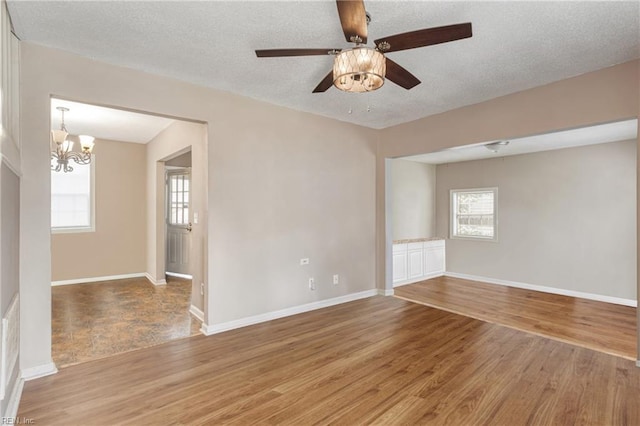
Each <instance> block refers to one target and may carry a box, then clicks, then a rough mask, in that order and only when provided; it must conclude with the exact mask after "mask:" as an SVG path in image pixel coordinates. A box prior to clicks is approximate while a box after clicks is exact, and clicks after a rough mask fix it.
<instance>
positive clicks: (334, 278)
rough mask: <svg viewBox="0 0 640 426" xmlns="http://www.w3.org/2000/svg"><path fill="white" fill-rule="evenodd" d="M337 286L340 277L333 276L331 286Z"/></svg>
mask: <svg viewBox="0 0 640 426" xmlns="http://www.w3.org/2000/svg"><path fill="white" fill-rule="evenodd" d="M338 284H340V275H338V274H335V275H334V276H333V285H338Z"/></svg>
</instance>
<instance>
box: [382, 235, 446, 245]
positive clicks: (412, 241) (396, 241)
mask: <svg viewBox="0 0 640 426" xmlns="http://www.w3.org/2000/svg"><path fill="white" fill-rule="evenodd" d="M438 240H444V238H442V237H430V238H409V239H405V240H393V244H406V243H420V242H423V241H438Z"/></svg>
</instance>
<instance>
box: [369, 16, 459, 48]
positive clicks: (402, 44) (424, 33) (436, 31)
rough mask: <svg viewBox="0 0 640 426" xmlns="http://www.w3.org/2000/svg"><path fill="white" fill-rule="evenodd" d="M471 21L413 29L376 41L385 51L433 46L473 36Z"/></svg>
mask: <svg viewBox="0 0 640 426" xmlns="http://www.w3.org/2000/svg"><path fill="white" fill-rule="evenodd" d="M471 36H472V33H471V23H470V22H467V23H465V24H455V25H447V26H446V27H436V28H426V29H424V30H418V31H411V32H408V33H403V34H396V35H392V36H389V37H384V38H380V39H378V40H376V41H375V43H376V46H377V47H378V48H379V49H380V50H382V51H383V52H384V53H388V52H397V51H399V50H407V49H415V48H416V47H425V46H431V45H434V44H440V43H447V42H449V41H454V40H460V39H463V38H468V37H471ZM384 42H386V43H388V44H389V47H388V48H386V49H385V48H384V47H386V46H384V45H383V46H381V45H380V43H384Z"/></svg>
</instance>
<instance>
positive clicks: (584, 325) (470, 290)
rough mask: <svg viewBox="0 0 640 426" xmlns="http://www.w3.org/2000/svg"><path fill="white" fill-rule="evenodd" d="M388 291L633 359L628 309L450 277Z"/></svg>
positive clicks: (634, 336)
mask: <svg viewBox="0 0 640 426" xmlns="http://www.w3.org/2000/svg"><path fill="white" fill-rule="evenodd" d="M394 292H395V296H396V297H399V298H401V299H405V300H410V301H413V302H416V303H421V304H423V305H426V306H431V307H434V308H438V309H442V310H446V311H448V312H453V313H456V314H460V315H466V316H470V317H472V318H476V319H480V320H482V321H487V322H490V323H494V324H500V325H503V326H506V327H512V328H515V329H517V330H521V331H526V332H529V333H534V334H536V335H539V336H544V337H549V338H552V339H556V340H559V341H561V342H566V343H571V344H574V345H578V346H582V347H586V348H589V349H593V350H596V351H600V352H604V353H608V354H611V355H616V356H620V357H623V358H626V359H629V360H635V359H637V357H636V355H637V347H636V346H637V334H636V327H637V325H636V323H637V319H636V308H633V307H629V306H621V305H615V304H612V303H604V302H598V301H593V300H586V299H578V298H575V297H569V296H561V295H557V294H549V293H542V292H537V291H532V290H524V289H519V288H512V287H505V286H500V285H494V284H486V283H480V282H476V281H469V280H463V279H459V278H451V277H438V278H433V279H430V280H426V281H421V282H419V283H416V284H410V285H406V286H401V287H396V288H395V289H394Z"/></svg>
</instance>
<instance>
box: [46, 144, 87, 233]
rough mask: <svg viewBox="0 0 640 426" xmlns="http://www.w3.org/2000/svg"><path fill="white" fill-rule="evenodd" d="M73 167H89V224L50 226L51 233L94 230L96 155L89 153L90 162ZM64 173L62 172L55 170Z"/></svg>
mask: <svg viewBox="0 0 640 426" xmlns="http://www.w3.org/2000/svg"><path fill="white" fill-rule="evenodd" d="M73 167H74V168H75V167H91V170H90V173H89V192H90V194H89V209H90V212H89V220H90V225H89V226H66V227H62V226H60V227H53V226H51V233H52V234H79V233H89V232H96V157H95V155H91V163H89V164H88V165H81V164H74V165H73ZM56 173H64V172H56Z"/></svg>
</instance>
